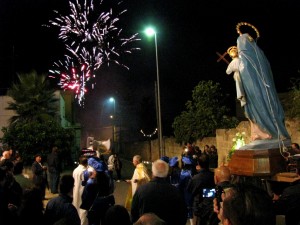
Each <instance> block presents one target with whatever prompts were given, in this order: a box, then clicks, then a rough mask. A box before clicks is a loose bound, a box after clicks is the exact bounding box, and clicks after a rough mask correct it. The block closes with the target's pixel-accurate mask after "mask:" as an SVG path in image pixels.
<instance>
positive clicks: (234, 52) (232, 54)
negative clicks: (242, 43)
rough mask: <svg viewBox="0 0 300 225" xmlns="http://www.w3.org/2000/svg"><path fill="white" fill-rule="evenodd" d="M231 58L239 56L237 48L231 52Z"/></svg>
mask: <svg viewBox="0 0 300 225" xmlns="http://www.w3.org/2000/svg"><path fill="white" fill-rule="evenodd" d="M229 55H230V57H231V58H236V57H237V56H238V53H237V50H236V49H233V50H231V51H230V52H229Z"/></svg>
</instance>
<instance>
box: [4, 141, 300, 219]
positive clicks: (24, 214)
mask: <svg viewBox="0 0 300 225" xmlns="http://www.w3.org/2000/svg"><path fill="white" fill-rule="evenodd" d="M296 147H297V146H296ZM211 149H215V150H211ZM209 151H217V150H216V148H211V147H209V146H205V147H204V149H203V151H201V150H200V148H197V147H196V146H192V145H187V146H186V148H184V151H183V154H182V155H181V156H179V157H178V156H174V157H168V156H163V157H161V158H160V159H156V160H155V161H154V162H152V168H151V171H149V169H147V166H146V165H145V164H144V163H143V160H142V157H141V156H140V155H135V156H134V157H133V158H132V164H133V166H134V167H135V169H134V172H133V175H132V178H131V179H128V180H124V181H125V182H126V183H127V184H128V193H127V196H126V201H125V202H124V204H121V205H120V204H116V202H115V197H114V191H115V181H114V179H113V177H114V176H113V174H114V172H116V176H115V177H116V181H118V180H121V171H120V168H122V161H121V160H120V158H119V156H118V154H112V155H111V157H109V158H108V160H106V159H105V158H104V157H103V155H99V154H98V155H89V156H85V155H84V154H83V155H81V156H80V157H79V164H78V166H77V167H76V168H75V169H74V170H73V172H72V174H64V175H62V176H61V172H62V170H61V168H62V167H61V160H60V159H59V155H58V149H57V147H55V146H54V147H53V148H52V151H51V152H50V153H49V155H48V156H47V157H46V158H45V160H44V161H45V162H47V164H45V165H44V164H43V160H42V155H41V154H36V155H35V156H34V159H33V163H32V167H31V169H32V178H29V177H27V176H25V175H24V173H23V169H24V168H23V163H22V159H20V157H15V155H16V153H14V152H13V150H12V149H11V148H10V147H9V146H8V145H4V146H3V149H2V155H1V158H0V221H1V223H0V224H3V225H16V224H20V223H24V224H27V223H28V224H34V225H35V224H36V225H38V224H39V225H69V224H70V225H117V224H122V225H152V224H156V225H168V224H172V225H186V224H187V222H189V224H190V225H219V224H223V225H254V224H264V225H265V224H266V225H275V224H276V215H285V219H286V225H299V224H300V216H299V215H298V214H297V212H298V210H299V209H300V191H299V190H300V188H299V185H300V183H299V180H297V181H296V182H294V183H293V184H291V186H289V187H288V188H286V189H285V190H284V191H283V192H282V193H276V194H275V193H274V195H270V193H269V192H267V191H266V190H264V189H263V188H262V187H258V186H255V185H254V184H248V183H243V182H240V183H233V180H232V174H231V173H230V169H229V168H228V167H227V166H225V165H220V166H215V167H211V162H210V159H211V158H210V154H211V153H209ZM293 151H296V150H293ZM296 162H297V164H296V167H297V173H298V176H299V177H300V162H299V160H298V161H297V160H296ZM298 168H299V170H298ZM117 170H118V171H117ZM51 173H52V174H51ZM47 174H48V176H49V177H47ZM50 174H51V175H52V176H53V177H52V178H50V177H51V175H50ZM57 179H58V183H57ZM48 180H49V184H48ZM47 186H49V190H50V192H52V194H54V197H53V198H52V199H50V200H49V201H48V202H47V204H46V205H44V201H43V200H44V199H45V189H46V188H47ZM124 195H126V193H124Z"/></svg>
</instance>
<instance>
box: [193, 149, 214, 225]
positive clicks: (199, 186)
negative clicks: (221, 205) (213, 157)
mask: <svg viewBox="0 0 300 225" xmlns="http://www.w3.org/2000/svg"><path fill="white" fill-rule="evenodd" d="M198 165H199V168H200V169H199V172H198V173H197V174H196V175H194V176H193V177H192V179H191V180H190V181H189V183H188V185H187V191H188V192H190V193H191V194H192V197H193V212H194V218H196V221H195V219H194V220H193V224H197V225H202V224H206V222H207V221H208V219H209V215H210V214H211V209H212V204H213V203H212V202H213V197H203V189H211V188H214V187H215V182H214V173H213V172H212V171H210V170H209V156H208V155H206V154H202V155H201V156H200V157H199V159H198Z"/></svg>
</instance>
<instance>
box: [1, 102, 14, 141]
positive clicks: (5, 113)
mask: <svg viewBox="0 0 300 225" xmlns="http://www.w3.org/2000/svg"><path fill="white" fill-rule="evenodd" d="M12 101H13V99H12V98H11V97H9V96H0V128H1V130H2V127H7V126H8V124H9V123H8V121H9V119H10V118H11V117H12V116H15V115H16V113H15V111H12V110H6V107H8V102H12ZM1 130H0V137H2V136H3V132H2V131H1Z"/></svg>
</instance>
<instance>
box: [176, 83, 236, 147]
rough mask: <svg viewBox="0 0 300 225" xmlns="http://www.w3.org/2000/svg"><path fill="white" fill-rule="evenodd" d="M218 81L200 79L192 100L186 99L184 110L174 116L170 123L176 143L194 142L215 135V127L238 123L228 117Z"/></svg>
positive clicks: (233, 118)
mask: <svg viewBox="0 0 300 225" xmlns="http://www.w3.org/2000/svg"><path fill="white" fill-rule="evenodd" d="M222 93H223V91H222V90H221V88H220V84H219V83H214V82H213V81H211V80H209V81H200V82H199V84H198V85H197V86H196V87H195V88H194V90H193V91H192V101H190V100H189V101H187V103H186V104H185V105H186V111H183V112H182V113H181V114H180V115H179V116H177V117H175V120H174V122H173V124H172V127H173V129H174V135H175V138H176V141H177V142H178V143H182V142H194V141H196V140H198V139H200V140H201V139H203V138H204V137H208V136H215V130H216V129H217V128H233V127H236V125H237V124H238V122H239V121H238V120H237V118H235V117H229V116H228V115H227V114H228V113H229V111H230V110H229V108H228V107H227V106H225V100H226V96H224V95H223V94H222Z"/></svg>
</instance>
